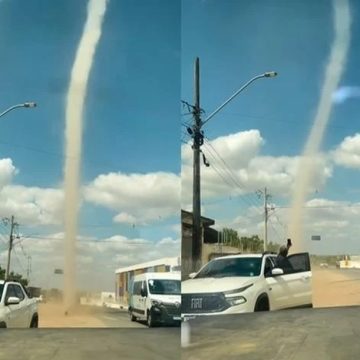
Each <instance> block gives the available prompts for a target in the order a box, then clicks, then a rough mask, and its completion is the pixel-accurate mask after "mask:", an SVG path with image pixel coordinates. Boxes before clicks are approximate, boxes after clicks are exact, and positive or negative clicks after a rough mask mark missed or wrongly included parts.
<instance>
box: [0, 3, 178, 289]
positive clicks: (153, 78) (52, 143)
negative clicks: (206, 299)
mask: <svg viewBox="0 0 360 360" xmlns="http://www.w3.org/2000/svg"><path fill="white" fill-rule="evenodd" d="M0 8H1V10H0V48H1V50H0V66H1V69H2V71H1V72H0V82H1V84H2V86H1V88H0V99H1V100H0V106H1V108H2V109H4V110H5V109H6V108H7V107H9V106H11V105H13V104H17V103H21V102H24V101H36V102H37V103H38V107H37V108H36V109H29V110H27V109H19V110H15V111H13V112H11V113H9V114H8V115H6V117H3V118H2V119H1V120H2V122H1V125H2V127H1V135H0V154H1V158H4V159H5V158H10V159H11V160H12V164H13V166H14V167H16V168H17V169H18V173H17V174H16V175H14V176H11V181H10V182H9V181H8V182H7V183H6V184H4V185H5V187H6V186H13V185H21V186H23V187H25V189H24V191H27V189H28V188H32V187H38V188H40V189H44V188H50V189H59V188H61V187H62V181H63V164H64V154H63V149H64V126H65V106H66V95H67V91H68V87H69V81H70V73H71V68H72V65H73V61H74V58H75V53H76V49H77V46H78V43H79V41H80V38H81V34H82V31H83V27H84V23H85V21H86V15H87V1H85V0H79V1H72V0H65V1H63V0H61V1H59V0H58V1H51V2H49V1H45V0H32V1H25V2H24V1H21V0H4V1H2V2H0ZM180 65H181V64H180V2H178V1H171V2H169V1H166V0H149V1H148V0H146V1H142V0H135V1H133V0H131V1H130V0H121V1H114V0H111V1H108V5H107V11H106V14H105V17H104V22H103V26H102V35H101V38H100V41H99V44H98V47H97V49H96V54H95V58H94V62H93V67H92V70H91V73H90V78H89V84H88V91H87V97H86V103H85V119H84V124H85V126H84V133H83V159H82V184H83V186H91V184H93V182H94V180H95V179H96V178H97V177H98V176H100V175H107V174H109V173H115V174H117V173H119V172H120V173H121V174H123V175H124V176H125V177H128V183H130V184H131V178H130V176H131V174H140V180H139V179H138V182H136V181H134V182H133V186H134V188H135V190H134V189H133V191H135V192H136V187H138V192H139V193H141V191H142V190H143V189H141V184H142V183H141V181H143V180H141V175H145V174H149V173H155V174H156V173H158V172H161V173H160V175H158V176H159V177H160V178H161V176H162V175H161V174H162V173H164V174H165V175H166V174H170V175H173V176H174V178H175V180H176V177H178V176H179V172H180V155H179V154H180V136H179V134H180V126H179V121H180V106H179V104H180ZM115 177H116V176H115ZM117 180H119V179H117ZM139 181H140V182H139ZM169 181H170V182H171V181H173V179H170V180H169ZM110 182H111V181H110ZM155 183H156V182H155ZM117 185H118V186H119V183H116V184H115V185H114V187H115V188H116V186H117ZM154 185H155V184H154ZM165 185H166V184H165ZM170 186H171V185H170ZM120 187H121V181H120ZM171 189H172V188H171ZM98 190H99V189H96V190H95V191H98ZM166 190H167V188H166V187H165V188H164V195H165V196H166V195H167V193H166ZM114 191H115V192H116V190H114ZM146 191H148V192H150V193H151V189H150V190H149V189H147V190H146ZM179 191H180V189H179ZM100 192H101V190H100ZM4 196H5V195H4ZM39 196H40V195H39ZM104 196H109V194H106V195H104ZM110 196H111V194H110ZM120 196H121V195H120ZM141 196H143V197H141ZM19 197H20V195H19ZM143 199H145V202H146V201H147V202H146V203H142V200H143ZM49 201H50V204H51V200H49ZM136 201H138V203H136ZM162 201H163V200H162ZM177 201H178V200H177V195H176V193H173V196H172V199H170V200H169V202H170V203H171V206H172V211H169V212H168V213H166V212H165V213H164V214H163V213H162V214H159V217H158V219H156V220H154V219H151V220H149V221H147V222H146V225H142V224H141V223H140V222H141V219H140V218H141V216H142V213H141V209H140V208H141V207H144V208H146V207H149V209H148V211H150V212H151V204H152V202H156V197H155V198H152V197H151V194H148V193H146V194H145V193H144V194H141V195H139V197H138V198H137V199H134V204H129V205H131V206H130V207H132V208H133V207H134V206H135V207H136V206H138V208H139V211H138V212H137V213H136V214H135V215H134V214H131V215H132V216H135V217H136V218H137V219H136V221H138V223H136V225H135V226H134V224H133V222H132V221H130V222H120V223H119V222H115V221H114V220H113V217H114V216H115V215H116V214H117V213H120V212H126V213H128V212H129V211H127V210H126V204H125V205H124V209H123V208H122V206H121V205H119V206H117V205H116V204H115V205H114V204H113V205H112V206H105V205H104V202H103V201H102V200H99V199H98V200H97V201H87V200H86V199H85V200H84V202H83V206H82V209H81V214H80V219H81V220H80V235H81V236H86V237H92V238H96V239H98V240H101V239H103V238H109V237H112V236H123V237H126V239H128V240H129V241H130V240H131V239H133V240H134V239H135V242H136V239H145V240H147V241H150V242H154V243H156V242H158V241H160V240H161V239H163V238H169V239H172V240H173V242H174V243H171V244H170V245H169V249H167V250H166V249H165V251H163V254H161V253H159V254H153V257H154V256H161V255H169V254H170V253H171V254H173V255H177V253H178V249H179V245H178V243H176V244H175V240H176V239H178V238H179V232H178V229H177V228H176V227H178V222H179V219H178V215H177V213H175V210H174V206H175V205H174V204H178V202H177ZM18 202H19V204H18V205H19V208H21V206H24V204H23V203H21V201H20V200H19V201H18ZM114 202H115V203H116V200H114ZM20 203H21V204H20ZM29 204H30V205H31V206H34V204H35V207H36V206H37V204H36V199H30V200H27V203H26V204H25V205H27V206H30V205H29ZM161 206H162V205H159V206H158V208H161ZM158 208H157V207H156V206H155V207H154V209H153V212H154V213H155V214H156V212H157V211H158ZM176 208H177V210H176V211H178V208H179V206H178V205H176ZM41 210H42V211H50V212H51V209H49V208H47V209H45V210H44V209H41ZM7 211H9V209H8V208H6V207H5V209H2V210H1V212H2V213H1V216H10V215H11V214H10V213H8V214H7V213H6V212H7ZM15 215H16V216H18V218H19V219H18V221H19V222H20V223H21V225H22V226H21V229H20V231H21V232H22V233H23V234H24V235H30V234H42V235H43V236H44V237H46V236H49V238H51V235H46V234H51V233H52V232H61V231H63V228H62V225H61V224H54V223H53V222H49V223H46V224H45V223H41V222H40V223H37V221H36V216H35V217H34V218H32V217H31V216H30V218H29V219H22V218H21V217H22V216H21V211H19V213H18V214H15ZM60 215H61V212H58V213H56V216H55V217H59V216H60ZM160 215H161V218H160ZM155 218H156V216H155ZM30 226H31V227H30ZM3 230H4V231H6V230H5V229H3ZM43 240H44V239H43ZM38 242H39V243H41V241H40V240H39V241H38ZM32 244H33V243H32ZM32 244H31V245H29V246H30V247H31V246H32ZM174 244H175V245H174ZM28 251H30V250H28ZM160 252H161V251H160ZM131 256H132V253H131V252H129V256H128V259H127V262H126V263H124V264H123V265H124V266H126V265H128V263H129V262H130V263H133V262H137V261H140V260H141V259H142V258H141V259H139V257H136V258H133V259H132V258H131ZM143 257H144V258H145V259H148V257H147V256H145V255H143ZM34 261H35V260H34ZM115 263H116V266H117V267H119V266H121V265H122V264H121V261H115ZM113 266H115V264H113ZM33 267H34V265H33ZM110 280H111V283H112V281H113V279H112V278H111V279H110Z"/></svg>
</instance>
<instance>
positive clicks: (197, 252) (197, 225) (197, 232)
mask: <svg viewBox="0 0 360 360" xmlns="http://www.w3.org/2000/svg"><path fill="white" fill-rule="evenodd" d="M194 90H195V93H194V107H193V117H194V127H193V156H194V162H193V232H192V270H193V271H197V270H198V267H199V262H200V260H201V247H202V234H201V194H200V147H201V145H202V144H203V142H204V136H203V134H202V132H201V125H202V123H201V118H200V113H201V109H200V61H199V58H196V60H195V69H194Z"/></svg>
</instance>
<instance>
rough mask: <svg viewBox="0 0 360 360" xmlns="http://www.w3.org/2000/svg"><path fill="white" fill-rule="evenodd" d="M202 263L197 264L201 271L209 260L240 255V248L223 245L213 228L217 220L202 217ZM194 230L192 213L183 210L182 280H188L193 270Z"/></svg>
mask: <svg viewBox="0 0 360 360" xmlns="http://www.w3.org/2000/svg"><path fill="white" fill-rule="evenodd" d="M200 224H201V245H200V246H201V261H200V264H197V268H198V269H199V268H200V267H201V266H202V265H204V264H206V263H207V262H208V261H209V260H211V259H213V258H215V257H218V256H223V255H229V254H234V253H239V249H238V248H234V247H231V246H224V245H223V244H222V243H221V237H220V233H219V231H217V230H215V229H213V228H212V227H211V226H213V225H215V220H213V219H210V218H207V217H204V216H202V217H201V222H200ZM192 229H193V214H192V212H189V211H185V210H181V263H182V272H181V275H182V279H186V278H187V277H188V275H189V273H190V272H191V271H192V270H191V259H192Z"/></svg>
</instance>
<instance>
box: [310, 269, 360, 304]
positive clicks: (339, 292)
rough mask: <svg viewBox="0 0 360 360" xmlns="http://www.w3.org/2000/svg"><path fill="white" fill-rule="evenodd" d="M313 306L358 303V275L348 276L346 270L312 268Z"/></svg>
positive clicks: (359, 282) (359, 299)
mask: <svg viewBox="0 0 360 360" xmlns="http://www.w3.org/2000/svg"><path fill="white" fill-rule="evenodd" d="M312 273H313V278H312V286H313V304H314V307H329V306H349V305H360V271H359V276H354V275H352V276H350V273H349V274H347V273H346V270H338V269H321V268H313V269H312Z"/></svg>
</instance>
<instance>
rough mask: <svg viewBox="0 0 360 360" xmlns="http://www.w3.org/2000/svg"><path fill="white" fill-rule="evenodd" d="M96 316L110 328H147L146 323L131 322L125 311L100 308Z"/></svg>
mask: <svg viewBox="0 0 360 360" xmlns="http://www.w3.org/2000/svg"><path fill="white" fill-rule="evenodd" d="M94 316H95V317H96V318H97V319H99V320H100V321H101V322H103V323H104V324H105V326H106V327H109V328H141V329H143V328H146V325H145V324H144V323H139V322H137V321H130V317H129V314H128V313H127V311H123V310H121V311H119V310H116V309H111V308H100V309H99V311H97V312H96V313H95V314H94ZM155 329H156V328H155ZM155 329H154V330H155Z"/></svg>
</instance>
